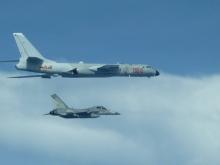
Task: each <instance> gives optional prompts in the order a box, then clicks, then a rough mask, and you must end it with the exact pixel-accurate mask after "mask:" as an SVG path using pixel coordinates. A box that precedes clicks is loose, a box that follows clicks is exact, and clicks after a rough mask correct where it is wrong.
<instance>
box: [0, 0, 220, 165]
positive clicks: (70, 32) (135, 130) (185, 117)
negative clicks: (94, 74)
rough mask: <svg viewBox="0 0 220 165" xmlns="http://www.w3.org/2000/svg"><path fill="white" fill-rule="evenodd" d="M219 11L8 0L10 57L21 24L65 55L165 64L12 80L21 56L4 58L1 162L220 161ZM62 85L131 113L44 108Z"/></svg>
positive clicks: (182, 4)
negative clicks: (127, 72) (81, 116)
mask: <svg viewBox="0 0 220 165" xmlns="http://www.w3.org/2000/svg"><path fill="white" fill-rule="evenodd" d="M219 18H220V2H219V1H211V0H209V1H208V0H207V1H204V0H200V1H199V0H198V1H195V0H185V1H163V0H151V1H146V0H145V1H144V0H143V1H141V0H124V1H122V0H117V1H116V0H111V1H105V0H93V1H92V0H80V1H72V0H69V1H65V0H63V1H52V0H51V1H43V0H42V1H41V0H38V1H33V0H19V1H10V0H8V1H7V2H6V1H5V2H4V1H2V2H0V57H1V59H15V58H18V57H19V52H18V49H17V47H16V44H15V41H14V38H13V36H12V33H13V32H23V33H24V34H25V35H26V36H27V37H28V39H29V40H30V41H31V42H32V43H33V44H34V45H35V46H36V47H37V48H38V49H39V50H40V52H41V53H42V54H43V55H45V56H46V57H47V58H51V59H55V60H57V61H69V62H77V61H81V60H83V61H85V62H94V63H117V62H121V63H142V64H150V65H152V66H155V67H156V68H158V69H159V70H160V71H162V73H163V74H161V75H160V76H158V77H155V78H152V79H146V78H130V79H128V78H107V79H62V78H54V79H51V80H45V79H19V80H18V79H13V80H12V79H7V78H6V77H8V76H9V74H10V75H11V74H13V75H14V74H17V73H15V69H14V67H13V65H10V64H9V65H8V64H1V67H0V69H1V71H0V84H1V85H0V105H1V108H0V114H1V115H0V164H37V165H38V164H43V165H47V164H78V165H85V164H96V165H97V164H109V165H112V164H127V165H133V164H140V165H142V164H143V165H145V164H152V165H163V164H171V165H176V164H179V165H206V164H213V165H218V164H219V162H220V159H219V148H220V143H219V139H220V133H219V125H220V113H219V109H220V105H219V99H218V98H219V90H220V87H219V84H220V76H219V72H220V65H219V63H220V62H219V59H220V56H219V54H220V46H219V43H220V42H219V41H220V32H219V29H220V21H219ZM7 71H11V72H12V73H7ZM20 74H21V75H22V73H20ZM186 75H187V76H186ZM53 93H57V94H58V95H60V96H61V97H62V98H64V100H65V101H66V102H67V104H68V105H70V106H74V107H77V108H78V107H79V108H83V107H89V106H93V105H99V104H100V105H103V106H106V107H108V108H110V109H112V110H113V111H118V112H120V113H121V114H122V115H121V116H118V117H101V118H98V119H95V120H65V119H62V118H58V117H50V116H46V117H45V116H43V117H42V114H45V113H47V112H49V111H50V110H51V109H52V108H53V107H52V101H51V99H50V95H51V94H53Z"/></svg>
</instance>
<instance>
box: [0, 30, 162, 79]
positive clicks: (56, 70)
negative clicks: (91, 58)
mask: <svg viewBox="0 0 220 165" xmlns="http://www.w3.org/2000/svg"><path fill="white" fill-rule="evenodd" d="M13 35H14V38H15V41H16V44H17V46H18V49H19V51H20V54H21V57H20V59H19V60H5V61H0V62H15V61H17V62H18V63H17V64H16V65H15V67H16V69H17V70H22V71H29V72H35V73H39V74H34V75H26V76H13V77H10V78H30V77H41V78H51V77H58V76H61V77H67V78H80V77H113V76H122V77H125V76H128V77H152V76H159V74H160V73H159V71H158V70H156V69H154V68H153V67H151V66H149V65H142V64H132V65H130V64H89V63H83V62H79V63H58V62H56V61H53V60H49V59H47V58H45V57H44V56H43V55H42V54H41V53H40V52H39V51H38V50H37V49H36V48H35V47H34V46H33V45H32V44H31V42H30V41H28V39H27V38H26V37H25V36H24V35H23V34H22V33H13Z"/></svg>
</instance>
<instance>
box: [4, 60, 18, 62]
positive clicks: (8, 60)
mask: <svg viewBox="0 0 220 165" xmlns="http://www.w3.org/2000/svg"><path fill="white" fill-rule="evenodd" d="M0 62H19V60H1V61H0Z"/></svg>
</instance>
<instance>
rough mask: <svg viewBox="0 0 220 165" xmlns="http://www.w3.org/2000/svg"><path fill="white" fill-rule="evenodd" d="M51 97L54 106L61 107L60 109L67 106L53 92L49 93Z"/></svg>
mask: <svg viewBox="0 0 220 165" xmlns="http://www.w3.org/2000/svg"><path fill="white" fill-rule="evenodd" d="M51 97H52V98H53V100H54V103H55V108H61V109H66V108H69V107H68V106H67V105H66V104H65V103H64V101H63V100H62V99H61V98H60V97H59V96H58V95H57V94H53V95H51Z"/></svg>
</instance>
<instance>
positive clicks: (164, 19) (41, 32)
mask: <svg viewBox="0 0 220 165" xmlns="http://www.w3.org/2000/svg"><path fill="white" fill-rule="evenodd" d="M219 8H220V2H219V1H217V0H185V1H177V0H175V1H172V0H168V1H163V0H156V1H155V0H154V1H152V0H147V1H146V0H126V1H125V0H111V1H105V0H93V1H90V0H80V1H72V0H63V1H51V0H46V1H42V0H39V1H33V0H20V1H12V0H8V1H2V2H1V5H0V11H1V12H0V21H1V31H0V54H1V57H2V58H5V59H8V58H9V59H15V58H18V57H19V53H18V50H17V48H16V45H15V42H14V39H13V36H12V33H13V32H22V33H24V34H25V35H26V36H27V37H28V38H29V40H31V41H32V42H33V43H34V45H35V46H36V47H37V48H38V49H39V50H40V52H41V53H42V54H43V55H45V56H46V57H48V58H51V59H55V60H58V61H73V62H78V61H85V62H91V63H93V62H94V63H117V62H120V63H143V64H149V65H152V66H155V67H157V68H159V69H160V70H162V71H164V72H169V73H174V74H181V75H198V74H199V75H203V74H211V73H218V72H219V70H220V69H219V62H218V61H219V52H220V47H219V43H220V32H219V29H220V21H219V16H220V10H219ZM13 69H14V68H13Z"/></svg>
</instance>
